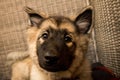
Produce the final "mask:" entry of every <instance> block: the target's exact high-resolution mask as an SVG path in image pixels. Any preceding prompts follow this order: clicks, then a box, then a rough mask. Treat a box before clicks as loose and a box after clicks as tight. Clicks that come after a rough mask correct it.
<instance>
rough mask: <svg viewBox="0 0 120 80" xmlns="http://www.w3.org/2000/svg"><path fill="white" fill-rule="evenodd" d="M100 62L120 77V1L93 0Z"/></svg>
mask: <svg viewBox="0 0 120 80" xmlns="http://www.w3.org/2000/svg"><path fill="white" fill-rule="evenodd" d="M92 3H93V5H94V7H95V32H96V34H95V35H96V42H97V52H98V55H99V60H100V61H101V62H102V63H103V64H105V65H106V66H107V67H109V68H111V69H112V70H113V71H114V72H115V73H116V74H117V76H119V77H120V0H94V1H93V0H92Z"/></svg>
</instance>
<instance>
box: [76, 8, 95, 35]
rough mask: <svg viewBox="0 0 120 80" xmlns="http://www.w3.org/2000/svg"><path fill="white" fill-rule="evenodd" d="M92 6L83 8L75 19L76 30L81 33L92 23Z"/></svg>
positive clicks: (85, 31)
mask: <svg viewBox="0 0 120 80" xmlns="http://www.w3.org/2000/svg"><path fill="white" fill-rule="evenodd" d="M92 13H93V12H92V8H91V7H90V8H87V9H84V10H83V11H82V12H81V14H80V15H78V17H77V18H76V19H75V24H76V26H77V29H78V32H79V33H82V34H86V33H88V31H89V30H90V27H91V25H92Z"/></svg>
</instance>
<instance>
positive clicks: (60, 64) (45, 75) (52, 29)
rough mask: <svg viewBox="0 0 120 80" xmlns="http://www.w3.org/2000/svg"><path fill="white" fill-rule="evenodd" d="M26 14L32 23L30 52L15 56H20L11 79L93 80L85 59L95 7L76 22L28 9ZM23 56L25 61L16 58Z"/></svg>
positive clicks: (78, 17) (85, 11) (84, 10)
mask: <svg viewBox="0 0 120 80" xmlns="http://www.w3.org/2000/svg"><path fill="white" fill-rule="evenodd" d="M25 11H26V12H27V14H28V16H29V19H30V22H31V25H30V28H29V29H28V30H27V43H28V47H29V49H28V51H27V52H23V53H22V52H19V53H17V52H16V53H14V54H17V55H16V56H14V57H12V58H13V60H15V63H14V64H13V65H12V77H11V79H12V80H92V78H91V69H90V64H89V62H88V61H87V59H86V56H85V55H86V52H87V46H88V42H89V36H88V32H89V31H90V28H91V26H92V13H93V11H92V7H91V6H88V7H87V8H85V9H83V10H82V11H81V13H80V14H79V15H78V16H77V17H76V18H75V19H74V20H73V19H70V18H67V17H64V16H47V17H46V16H44V15H43V14H40V13H37V12H36V11H35V10H33V9H31V8H28V7H26V8H25ZM12 54H13V53H12ZM21 54H22V58H20V57H17V56H20V55H21ZM24 55H25V56H24ZM9 56H12V55H11V54H10V55H9ZM15 57H17V58H20V60H18V59H16V58H15ZM8 58H10V57H8Z"/></svg>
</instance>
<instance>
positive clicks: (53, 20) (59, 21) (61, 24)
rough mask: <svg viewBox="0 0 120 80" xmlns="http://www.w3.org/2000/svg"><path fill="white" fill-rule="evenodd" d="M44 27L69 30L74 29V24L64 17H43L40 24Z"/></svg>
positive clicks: (72, 30)
mask: <svg viewBox="0 0 120 80" xmlns="http://www.w3.org/2000/svg"><path fill="white" fill-rule="evenodd" d="M40 27H42V28H44V29H48V28H53V29H56V30H57V29H59V30H68V31H69V32H74V31H75V25H74V24H73V22H72V21H71V20H70V19H68V18H65V17H50V18H47V19H45V20H44V21H43V22H42V24H41V26H40Z"/></svg>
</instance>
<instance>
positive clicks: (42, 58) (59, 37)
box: [37, 28, 76, 72]
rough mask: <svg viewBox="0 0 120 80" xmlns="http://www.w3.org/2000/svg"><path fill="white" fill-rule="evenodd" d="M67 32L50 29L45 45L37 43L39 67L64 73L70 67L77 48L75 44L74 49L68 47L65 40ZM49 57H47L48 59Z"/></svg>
mask: <svg viewBox="0 0 120 80" xmlns="http://www.w3.org/2000/svg"><path fill="white" fill-rule="evenodd" d="M65 34H67V31H66V30H59V29H58V30H54V29H52V28H50V29H49V37H48V39H46V40H45V41H44V43H43V44H39V41H38V42H37V55H38V58H39V65H40V66H41V67H42V68H43V69H45V70H47V71H50V72H56V71H63V70H66V69H68V68H69V67H70V65H71V63H72V60H73V58H74V51H75V48H76V45H75V43H74V42H73V45H72V47H68V46H67V45H66V42H65V40H64V35H65ZM46 56H47V57H46Z"/></svg>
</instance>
